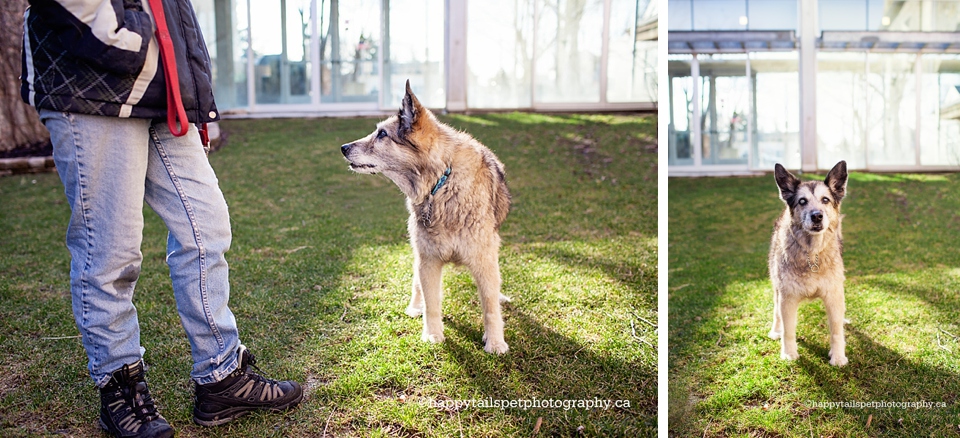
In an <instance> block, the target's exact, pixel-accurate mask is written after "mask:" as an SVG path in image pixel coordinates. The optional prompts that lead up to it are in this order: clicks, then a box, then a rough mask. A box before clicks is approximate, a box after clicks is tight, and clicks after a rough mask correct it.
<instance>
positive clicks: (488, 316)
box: [471, 252, 509, 354]
mask: <svg viewBox="0 0 960 438" xmlns="http://www.w3.org/2000/svg"><path fill="white" fill-rule="evenodd" d="M471 271H473V279H474V281H476V283H477V290H478V292H479V294H480V309H481V311H482V312H483V342H485V343H486V344H485V345H484V347H483V350H484V351H486V352H487V353H493V354H503V353H506V352H507V350H508V349H509V346H507V342H506V341H505V340H504V339H503V315H502V314H501V312H500V302H501V299H502V298H503V295H501V294H500V285H501V279H500V264H499V263H498V262H497V256H496V252H494V254H493V257H487V258H486V259H485V260H482V261H480V262H479V263H477V264H475V265H473V266H471Z"/></svg>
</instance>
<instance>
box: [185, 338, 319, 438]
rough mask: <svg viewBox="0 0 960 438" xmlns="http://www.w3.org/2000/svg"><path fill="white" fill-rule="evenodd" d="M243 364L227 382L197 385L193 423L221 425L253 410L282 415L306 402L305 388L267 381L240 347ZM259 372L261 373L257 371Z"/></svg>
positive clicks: (242, 347)
mask: <svg viewBox="0 0 960 438" xmlns="http://www.w3.org/2000/svg"><path fill="white" fill-rule="evenodd" d="M239 357H240V365H239V366H238V367H237V369H236V370H235V371H234V372H232V373H230V375H228V376H227V377H226V378H224V379H223V380H221V381H219V382H216V383H210V384H207V385H196V386H195V397H196V400H195V405H194V408H193V421H194V422H196V423H197V424H199V425H201V426H219V425H221V424H224V423H227V422H229V421H231V420H234V419H236V418H238V417H240V416H243V415H245V414H248V413H250V412H252V411H257V410H265V411H273V412H279V411H282V410H285V409H289V408H292V407H294V406H296V405H297V404H298V403H300V400H301V399H303V389H301V388H300V384H299V383H297V382H294V381H282V382H278V381H276V380H271V379H267V378H265V377H263V376H261V375H260V374H258V373H257V372H260V373H262V371H260V369H259V368H257V366H256V363H257V362H256V359H254V357H253V354H251V353H250V352H249V351H247V348H246V347H244V346H242V345H241V346H240V352H239ZM254 370H256V371H257V372H254Z"/></svg>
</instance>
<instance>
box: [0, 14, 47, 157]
mask: <svg viewBox="0 0 960 438" xmlns="http://www.w3.org/2000/svg"><path fill="white" fill-rule="evenodd" d="M26 8H27V1H26V0H2V1H0V157H2V156H7V155H10V154H11V153H13V152H14V150H15V149H16V150H17V151H18V152H21V153H20V154H19V155H25V154H27V152H29V151H38V152H39V151H41V150H43V149H45V148H46V146H47V145H49V143H50V134H49V133H48V132H47V129H46V128H44V127H43V125H42V124H41V123H40V118H39V117H38V116H37V111H36V110H34V109H33V108H32V107H31V106H30V105H28V104H26V103H24V102H23V100H21V99H20V69H21V64H20V63H21V61H20V50H21V47H22V45H23V41H22V39H23V11H24V10H26Z"/></svg>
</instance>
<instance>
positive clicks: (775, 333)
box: [767, 330, 783, 339]
mask: <svg viewBox="0 0 960 438" xmlns="http://www.w3.org/2000/svg"><path fill="white" fill-rule="evenodd" d="M767 336H769V337H770V339H780V338H781V337H782V336H783V333H780V332H778V331H776V330H770V333H767Z"/></svg>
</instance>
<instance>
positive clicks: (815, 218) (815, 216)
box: [810, 211, 823, 231]
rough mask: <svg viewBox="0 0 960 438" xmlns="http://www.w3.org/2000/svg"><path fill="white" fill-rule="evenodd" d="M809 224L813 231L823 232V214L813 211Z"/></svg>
mask: <svg viewBox="0 0 960 438" xmlns="http://www.w3.org/2000/svg"><path fill="white" fill-rule="evenodd" d="M810 222H812V225H811V226H810V229H811V230H813V231H821V230H823V212H822V211H813V212H811V213H810Z"/></svg>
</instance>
